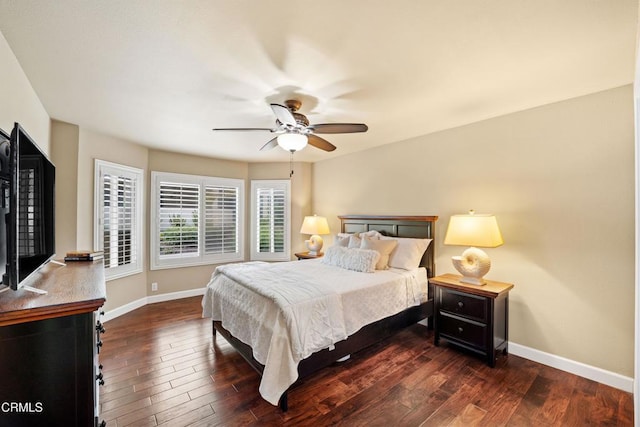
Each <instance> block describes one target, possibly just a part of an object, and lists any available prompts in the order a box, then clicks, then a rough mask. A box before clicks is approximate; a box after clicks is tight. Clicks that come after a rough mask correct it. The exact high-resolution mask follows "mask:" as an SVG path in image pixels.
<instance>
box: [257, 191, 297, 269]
mask: <svg viewBox="0 0 640 427" xmlns="http://www.w3.org/2000/svg"><path fill="white" fill-rule="evenodd" d="M290 199H291V182H290V181H288V180H276V181H251V259H252V260H264V261H289V260H290V257H291V255H290V253H289V252H290V249H289V246H290V241H291V238H290V235H291V220H290V211H291V206H290V204H291V203H290Z"/></svg>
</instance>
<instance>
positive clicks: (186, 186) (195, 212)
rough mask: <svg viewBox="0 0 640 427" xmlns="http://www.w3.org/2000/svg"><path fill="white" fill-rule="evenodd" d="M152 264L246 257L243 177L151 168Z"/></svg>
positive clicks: (158, 266)
mask: <svg viewBox="0 0 640 427" xmlns="http://www.w3.org/2000/svg"><path fill="white" fill-rule="evenodd" d="M151 181H152V188H153V191H152V193H151V206H152V208H151V209H153V210H154V211H155V214H154V215H152V216H151V235H152V239H151V269H152V270H156V269H162V268H174V267H186V266H192V265H205V264H217V263H226V262H234V261H244V248H243V239H244V237H243V227H244V181H243V180H241V179H234V178H216V177H207V176H197V175H185V174H176V173H168V172H155V171H152V172H151Z"/></svg>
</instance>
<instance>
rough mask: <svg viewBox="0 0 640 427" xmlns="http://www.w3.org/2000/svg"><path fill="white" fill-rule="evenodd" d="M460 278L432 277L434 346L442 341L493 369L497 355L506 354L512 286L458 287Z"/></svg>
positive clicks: (430, 281) (430, 280)
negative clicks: (476, 356)
mask: <svg viewBox="0 0 640 427" xmlns="http://www.w3.org/2000/svg"><path fill="white" fill-rule="evenodd" d="M461 277H462V276H457V275H454V274H443V275H442V276H437V277H432V278H431V279H429V283H430V284H432V285H433V286H434V288H435V307H434V312H435V326H434V344H435V345H438V344H439V342H440V339H441V338H443V339H445V340H446V341H448V342H449V343H451V344H454V345H457V346H460V347H463V348H465V349H467V350H470V351H472V352H474V353H477V354H479V355H480V356H482V357H484V359H485V361H486V362H487V364H488V365H489V366H491V367H492V368H493V367H494V366H495V364H496V355H497V353H498V352H499V351H502V353H503V354H505V355H506V354H507V351H508V338H509V337H508V331H509V291H510V290H511V289H512V288H513V285H512V284H511V283H502V282H495V281H492V280H486V282H487V283H486V284H485V285H483V286H478V285H468V284H465V283H460V282H459V279H460V278H461Z"/></svg>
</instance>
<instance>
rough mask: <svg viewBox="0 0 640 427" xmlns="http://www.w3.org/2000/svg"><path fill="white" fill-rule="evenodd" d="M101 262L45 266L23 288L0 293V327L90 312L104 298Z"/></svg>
mask: <svg viewBox="0 0 640 427" xmlns="http://www.w3.org/2000/svg"><path fill="white" fill-rule="evenodd" d="M104 277H105V276H104V264H103V262H102V261H93V262H92V261H83V262H69V263H67V265H66V266H62V265H58V264H54V263H48V264H47V265H45V266H44V267H42V268H41V269H40V270H38V271H37V272H35V273H34V274H33V275H32V276H31V277H29V278H28V279H27V280H26V281H25V283H24V284H25V285H28V286H33V287H35V288H38V289H41V290H43V291H47V293H46V294H38V293H34V292H31V291H29V290H26V289H18V290H17V291H13V290H11V289H9V290H6V291H4V292H2V293H0V326H6V325H12V324H16V323H24V322H32V321H36V320H43V319H50V318H54V317H61V316H69V315H73V314H80V313H87V312H92V311H95V310H97V309H98V308H100V307H101V306H102V305H103V304H104V302H105V300H106V296H107V292H106V285H105V278H104Z"/></svg>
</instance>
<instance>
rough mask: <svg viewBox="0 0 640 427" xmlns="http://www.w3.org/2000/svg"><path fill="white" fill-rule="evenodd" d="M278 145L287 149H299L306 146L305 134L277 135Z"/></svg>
mask: <svg viewBox="0 0 640 427" xmlns="http://www.w3.org/2000/svg"><path fill="white" fill-rule="evenodd" d="M278 145H279V146H280V147H282V148H283V149H285V150H287V151H299V150H302V149H303V148H304V147H306V146H307V135H302V134H300V133H283V134H282V135H279V136H278Z"/></svg>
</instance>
